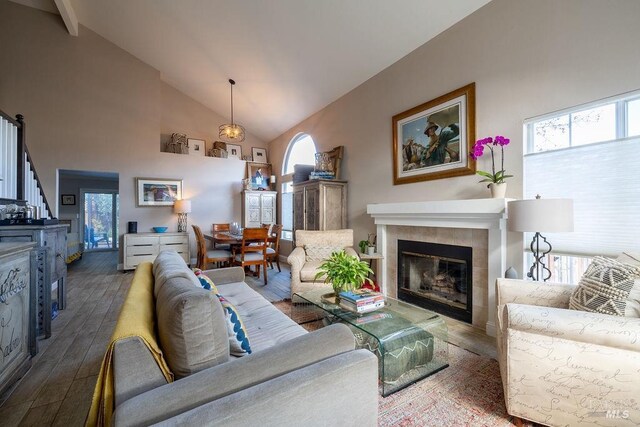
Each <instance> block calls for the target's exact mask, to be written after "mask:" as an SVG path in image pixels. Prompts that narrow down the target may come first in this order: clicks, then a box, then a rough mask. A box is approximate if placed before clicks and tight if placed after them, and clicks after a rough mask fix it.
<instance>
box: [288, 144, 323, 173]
mask: <svg viewBox="0 0 640 427" xmlns="http://www.w3.org/2000/svg"><path fill="white" fill-rule="evenodd" d="M292 144H293V145H292V146H291V147H290V148H289V155H288V157H287V158H286V159H285V161H286V163H287V164H286V165H285V170H284V174H285V175H286V174H290V173H293V166H294V165H315V163H316V158H315V155H316V146H315V144H314V143H313V138H311V137H310V136H309V135H304V136H302V137H301V138H299V139H296V140H295V141H294V142H293V143H292Z"/></svg>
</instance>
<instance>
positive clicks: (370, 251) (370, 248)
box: [367, 246, 376, 255]
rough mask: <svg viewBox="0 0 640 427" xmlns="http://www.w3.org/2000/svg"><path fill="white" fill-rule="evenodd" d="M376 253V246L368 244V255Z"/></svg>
mask: <svg viewBox="0 0 640 427" xmlns="http://www.w3.org/2000/svg"><path fill="white" fill-rule="evenodd" d="M375 253H376V247H375V246H367V255H373V254H375Z"/></svg>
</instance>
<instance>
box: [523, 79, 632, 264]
mask: <svg viewBox="0 0 640 427" xmlns="http://www.w3.org/2000/svg"><path fill="white" fill-rule="evenodd" d="M524 130H525V155H524V198H525V199H531V198H535V196H536V195H537V194H540V195H541V196H542V197H543V198H571V199H573V201H574V230H575V231H574V232H573V233H556V234H551V233H549V235H548V236H546V237H548V239H549V241H550V242H551V243H552V245H553V252H554V253H555V254H567V255H578V256H586V257H589V256H593V255H606V256H611V257H615V256H617V255H619V254H620V253H621V252H623V251H631V252H640V91H637V92H634V93H631V94H625V95H622V96H618V97H614V98H609V99H606V100H602V101H598V102H594V103H591V104H589V105H583V106H580V107H576V108H572V109H568V110H565V111H561V112H558V113H553V114H550V115H546V116H543V117H538V118H534V119H530V120H527V121H526V122H525V129H524ZM527 234H528V233H527ZM531 238H532V236H529V235H525V241H530V240H531Z"/></svg>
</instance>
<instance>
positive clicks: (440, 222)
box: [367, 199, 511, 336]
mask: <svg viewBox="0 0 640 427" xmlns="http://www.w3.org/2000/svg"><path fill="white" fill-rule="evenodd" d="M509 200H511V199H473V200H446V201H430V202H402V203H380V204H369V205H367V213H368V214H369V215H371V216H372V217H373V219H374V221H375V223H376V226H377V233H378V241H377V243H378V251H379V252H381V253H382V256H383V257H384V258H385V259H389V256H388V254H387V253H386V252H387V226H389V225H393V226H398V225H400V226H413V227H442V228H471V229H485V230H488V240H489V241H488V260H489V265H488V266H487V270H488V289H487V295H488V313H487V319H488V321H487V324H486V332H487V334H488V335H490V336H495V334H496V329H495V310H496V307H495V282H496V279H497V278H499V277H503V274H504V271H505V269H506V258H507V256H506V252H507V226H506V219H507V214H506V208H507V202H509ZM381 267H382V268H381V270H382V271H379V272H378V276H379V278H380V280H381V287H382V290H383V292H384V293H385V294H386V293H387V286H388V285H387V283H386V281H387V280H386V277H387V265H386V263H384V262H383V263H381ZM394 285H395V283H394Z"/></svg>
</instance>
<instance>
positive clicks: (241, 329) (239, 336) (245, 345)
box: [216, 294, 251, 357]
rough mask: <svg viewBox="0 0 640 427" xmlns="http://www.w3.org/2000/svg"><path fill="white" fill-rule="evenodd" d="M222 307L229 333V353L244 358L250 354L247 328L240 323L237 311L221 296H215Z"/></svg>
mask: <svg viewBox="0 0 640 427" xmlns="http://www.w3.org/2000/svg"><path fill="white" fill-rule="evenodd" d="M216 296H217V297H218V300H220V303H221V304H222V307H224V309H225V311H226V313H225V315H226V316H225V317H226V319H227V332H228V333H229V353H231V355H232V356H238V357H240V356H245V355H247V354H251V344H250V343H249V334H247V328H246V327H245V326H244V323H242V318H241V317H240V314H238V309H237V308H235V307H234V306H233V304H231V303H230V302H229V301H227V300H226V299H225V298H224V297H223V296H222V295H220V294H218V295H216Z"/></svg>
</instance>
